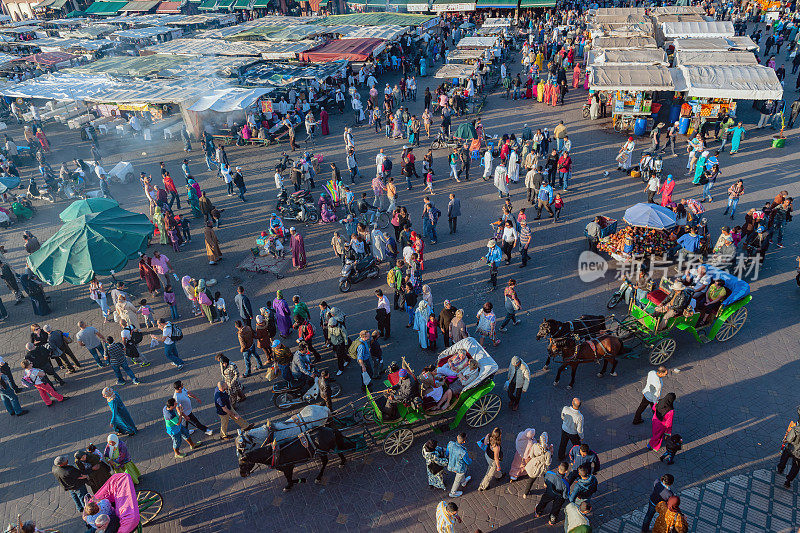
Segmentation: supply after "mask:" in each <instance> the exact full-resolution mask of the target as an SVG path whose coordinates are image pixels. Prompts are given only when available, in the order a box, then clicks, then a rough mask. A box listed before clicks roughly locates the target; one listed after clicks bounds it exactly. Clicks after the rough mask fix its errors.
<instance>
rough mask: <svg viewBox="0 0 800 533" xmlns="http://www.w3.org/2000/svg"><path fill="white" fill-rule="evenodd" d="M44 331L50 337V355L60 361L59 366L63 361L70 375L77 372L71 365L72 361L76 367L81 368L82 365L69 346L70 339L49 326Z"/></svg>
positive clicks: (48, 338)
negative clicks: (68, 340)
mask: <svg viewBox="0 0 800 533" xmlns="http://www.w3.org/2000/svg"><path fill="white" fill-rule="evenodd" d="M42 329H43V330H44V331H45V332H46V333H47V335H48V337H47V342H48V344H49V345H50V353H52V354H53V357H55V358H56V360H58V361H59V364H61V361H63V364H64V366H66V367H67V368H68V369H69V371H70V373H72V372H75V368H74V367H73V366H72V363H70V359H72V362H73V363H75V366H77V367H78V368H80V367H81V364H80V363H79V362H78V358H77V357H75V354H74V353H72V349H71V348H70V347H69V344H67V338H68V337H67V336H66V335H64V332H63V331H61V330H60V329H52V328H51V327H50V326H49V325H48V324H45V326H44V327H43V328H42ZM62 354H63V356H62Z"/></svg>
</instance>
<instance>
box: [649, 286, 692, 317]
mask: <svg viewBox="0 0 800 533" xmlns="http://www.w3.org/2000/svg"><path fill="white" fill-rule="evenodd" d="M672 290H673V293H672V296H671V297H670V298H669V300H666V301H665V302H664V303H662V304H661V305H659V306H657V307H656V309H655V311H656V313H663V315H662V317H661V322H660V325H659V329H664V328H665V327H666V326H667V321H669V319H670V318H672V317H674V316H679V315H682V314H683V312H684V311H685V310H686V308H687V307H689V302H691V301H692V292H693V291H692V289H691V288H689V287H686V286H685V285H684V284H683V282H681V281H680V280H677V279H676V280H675V281H673V282H672Z"/></svg>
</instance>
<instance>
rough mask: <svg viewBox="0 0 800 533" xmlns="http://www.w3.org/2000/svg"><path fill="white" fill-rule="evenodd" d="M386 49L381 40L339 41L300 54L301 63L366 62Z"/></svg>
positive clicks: (329, 42)
mask: <svg viewBox="0 0 800 533" xmlns="http://www.w3.org/2000/svg"><path fill="white" fill-rule="evenodd" d="M384 48H386V41H384V40H383V39H339V40H336V41H328V42H327V43H324V44H321V45H319V46H315V47H314V48H311V49H309V50H307V51H305V52H303V53H301V54H300V60H301V61H313V62H316V61H337V60H340V59H347V60H348V61H366V60H367V59H368V58H369V57H370V56H372V54H377V53H380V52H381V50H383V49H384Z"/></svg>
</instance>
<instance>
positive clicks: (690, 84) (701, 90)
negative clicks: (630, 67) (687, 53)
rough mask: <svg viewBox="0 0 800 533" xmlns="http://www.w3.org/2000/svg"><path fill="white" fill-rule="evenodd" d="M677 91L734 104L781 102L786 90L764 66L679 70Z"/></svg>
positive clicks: (726, 66) (773, 73)
mask: <svg viewBox="0 0 800 533" xmlns="http://www.w3.org/2000/svg"><path fill="white" fill-rule="evenodd" d="M677 70H679V71H680V73H681V74H682V77H678V78H676V87H675V90H676V91H681V92H683V91H686V92H687V94H688V95H689V96H696V97H699V98H732V99H735V100H769V99H774V100H779V99H781V98H783V87H781V83H780V82H779V81H778V76H776V75H775V71H774V70H772V69H771V68H769V67H765V66H762V65H718V66H713V67H712V66H687V65H681V66H680V67H678V69H677Z"/></svg>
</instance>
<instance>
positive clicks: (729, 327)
mask: <svg viewBox="0 0 800 533" xmlns="http://www.w3.org/2000/svg"><path fill="white" fill-rule="evenodd" d="M745 322H747V308H746V307H740V308H739V309H738V310H737V311H736V312H735V313H733V314H732V315H731V316H729V317H728V318H727V319H725V322H723V323H722V326H720V328H719V331H717V336H716V337H715V338H716V339H717V340H718V341H719V342H725V341H726V340H728V339H730V338H731V337H733V336H734V335H736V334H737V333H739V330H740V329H742V326H744V323H745Z"/></svg>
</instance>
